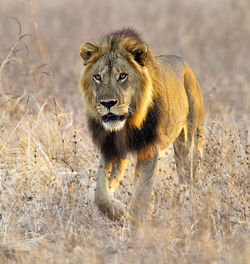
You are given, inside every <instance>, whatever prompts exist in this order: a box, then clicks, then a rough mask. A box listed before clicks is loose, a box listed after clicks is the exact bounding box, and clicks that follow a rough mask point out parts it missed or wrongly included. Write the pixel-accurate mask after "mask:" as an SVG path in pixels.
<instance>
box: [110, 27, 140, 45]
mask: <svg viewBox="0 0 250 264" xmlns="http://www.w3.org/2000/svg"><path fill="white" fill-rule="evenodd" d="M117 37H129V38H131V39H134V40H136V41H137V42H142V43H143V42H144V41H143V39H142V38H141V35H140V34H139V33H138V32H137V31H136V30H135V29H133V28H123V29H121V30H117V31H114V32H112V33H110V34H108V35H107V38H117Z"/></svg>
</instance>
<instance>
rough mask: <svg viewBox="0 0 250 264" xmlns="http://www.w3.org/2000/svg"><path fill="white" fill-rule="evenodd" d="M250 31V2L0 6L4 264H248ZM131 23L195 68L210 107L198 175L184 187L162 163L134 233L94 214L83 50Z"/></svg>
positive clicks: (65, 1)
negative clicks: (148, 212) (149, 211)
mask: <svg viewBox="0 0 250 264" xmlns="http://www.w3.org/2000/svg"><path fill="white" fill-rule="evenodd" d="M249 25H250V4H249V1H248V0H239V1H233V0H221V1H215V0H214V1H209V2H208V1H201V0H200V1H198V0H190V1H184V0H179V1H173V0H169V1H163V0H156V1H143V0H140V1H133V0H127V1H115V0H107V1H97V0H92V1H87V0H86V1H80V0H75V1H70V0H60V1H59V0H54V1H49V0H43V1H42V0H40V1H39V0H37V1H29V0H9V1H7V0H0V78H1V79H0V263H91V264H92V263H232V264H233V263H242V264H243V263H244V264H245V263H250V246H249V245H250V239H249V234H250V233H249V169H248V166H249V151H250V150H249V131H248V130H249V106H250V104H249V102H250V89H249V87H250V49H249V39H250V27H249ZM123 26H132V27H135V28H136V29H137V30H138V31H139V32H141V33H142V34H143V36H144V39H145V40H146V41H147V43H148V44H149V46H150V47H151V49H152V50H153V52H155V53H156V54H162V53H169V54H178V55H181V56H183V57H185V58H186V59H187V61H188V62H189V63H190V65H191V66H192V68H193V69H194V72H195V73H196V75H197V76H198V79H199V80H200V83H201V87H202V90H203V94H204V97H205V104H206V133H205V139H204V140H205V142H204V157H203V159H202V161H201V167H200V171H199V172H198V173H197V175H196V176H195V179H194V181H193V182H192V183H191V184H189V185H186V186H180V185H179V184H178V182H177V180H176V171H175V164H174V161H173V156H172V151H171V149H169V150H167V151H166V152H165V153H162V156H161V158H160V161H159V166H158V173H157V183H156V186H155V190H154V200H155V206H154V211H153V217H152V221H151V222H149V223H147V224H146V225H145V227H143V228H142V229H141V230H140V231H139V233H138V234H137V235H136V236H133V234H130V233H129V231H128V229H127V223H126V222H125V223H124V227H123V228H122V227H120V226H119V225H118V224H117V223H113V222H111V221H109V220H108V219H107V218H106V217H104V216H103V215H102V214H101V213H100V212H99V211H98V210H97V208H96V206H95V205H94V203H93V191H94V188H95V177H96V172H97V171H96V170H97V164H98V158H99V157H98V155H99V153H98V151H97V149H96V148H95V147H94V146H93V145H92V143H91V140H90V137H89V135H88V131H87V128H86V122H85V118H84V112H83V107H82V102H81V98H80V97H81V96H80V92H79V90H78V87H77V81H78V76H79V72H80V69H81V65H82V62H81V60H80V57H79V46H80V44H81V42H83V41H88V40H92V39H95V38H98V37H99V36H100V35H102V34H104V33H106V32H110V31H112V30H115V29H119V28H121V27H123ZM133 161H134V160H133V157H131V163H130V166H129V167H128V169H127V172H126V177H125V179H124V181H123V183H122V184H121V186H120V189H119V191H118V192H117V194H116V195H117V197H119V199H122V200H123V201H124V202H125V203H127V204H129V203H130V192H131V190H132V186H131V183H132V182H133V179H132V175H133Z"/></svg>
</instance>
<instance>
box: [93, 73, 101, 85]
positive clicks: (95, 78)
mask: <svg viewBox="0 0 250 264" xmlns="http://www.w3.org/2000/svg"><path fill="white" fill-rule="evenodd" d="M93 77H94V80H95V81H97V82H98V83H100V82H101V79H102V77H101V75H100V74H95V75H94V76H93Z"/></svg>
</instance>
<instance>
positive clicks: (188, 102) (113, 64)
mask: <svg viewBox="0 0 250 264" xmlns="http://www.w3.org/2000/svg"><path fill="white" fill-rule="evenodd" d="M80 55H81V57H82V58H83V61H84V67H83V70H82V72H81V77H80V82H79V84H80V89H81V91H82V93H83V98H84V102H85V106H86V110H87V116H88V125H89V129H90V133H91V134H92V138H93V141H94V142H95V143H96V144H97V146H98V147H99V148H100V151H101V153H102V159H101V162H100V166H99V171H98V177H97V189H96V196H95V199H96V204H97V205H98V207H99V209H100V210H101V211H103V212H104V213H106V214H107V215H108V216H109V217H110V218H111V219H120V218H121V217H122V216H124V215H126V216H128V217H129V218H130V219H133V221H132V222H140V220H141V221H143V219H144V218H145V214H146V212H147V207H148V203H149V200H150V196H151V191H152V188H153V182H154V176H155V173H154V171H155V167H156V163H157V157H158V153H159V151H160V149H163V148H166V147H168V146H169V145H170V144H172V143H173V144H174V151H175V158H176V164H177V169H178V173H179V174H182V175H183V174H184V173H185V171H186V170H188V168H189V167H190V153H191V151H190V150H191V148H194V151H193V152H192V153H194V157H193V158H192V160H193V162H194V163H196V161H197V159H198V157H199V156H201V151H202V134H203V123H204V105H203V98H202V93H201V89H200V86H199V83H198V81H197V80H196V78H195V76H194V74H193V72H192V70H191V68H190V67H189V65H188V64H187V63H186V62H184V61H183V60H182V59H181V58H180V57H177V56H174V55H164V56H158V57H155V56H154V55H153V54H152V52H150V51H149V50H148V47H147V45H146V44H145V43H144V42H143V40H142V38H141V37H140V35H139V34H137V33H136V32H135V31H134V30H131V29H125V30H121V31H117V32H114V33H111V34H109V35H107V36H105V37H103V38H101V39H100V40H98V41H96V42H94V43H85V44H83V45H82V46H81V48H80ZM121 73H126V74H127V77H126V80H125V81H123V82H120V81H119V76H120V74H121ZM96 75H98V79H99V78H100V81H99V80H97V81H95V80H94V79H95V76H96ZM108 100H111V101H113V102H116V105H114V106H113V107H112V108H111V109H107V108H105V106H103V103H102V102H106V101H108ZM109 111H111V112H112V113H113V114H115V115H119V116H122V115H124V114H126V119H125V120H124V121H123V123H119V124H121V126H117V127H118V129H116V128H115V125H113V127H114V128H112V124H115V123H112V122H107V124H108V125H107V124H104V123H103V119H102V117H103V116H104V115H106V114H107V113H108V112H109ZM117 122H120V121H117ZM128 153H134V154H137V171H136V174H138V176H139V177H138V183H137V184H136V186H135V191H134V194H133V197H132V203H131V204H132V206H131V208H129V209H128V210H127V208H125V206H124V205H123V204H122V203H121V202H119V201H117V200H115V199H114V198H113V196H112V195H113V193H114V191H115V189H116V187H117V185H118V183H119V181H120V180H121V179H122V175H123V172H124V168H125V163H126V157H127V154H128ZM192 165H193V166H195V164H192ZM109 170H111V176H110V178H108V177H109V176H108V175H109V174H108V171H109Z"/></svg>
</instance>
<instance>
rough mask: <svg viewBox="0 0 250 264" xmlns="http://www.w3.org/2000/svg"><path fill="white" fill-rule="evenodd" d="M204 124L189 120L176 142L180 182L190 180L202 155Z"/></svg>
mask: <svg viewBox="0 0 250 264" xmlns="http://www.w3.org/2000/svg"><path fill="white" fill-rule="evenodd" d="M202 135H203V124H202V123H198V122H196V123H195V122H190V121H187V123H186V124H185V126H184V127H183V129H182V130H181V132H180V134H179V136H178V137H177V139H176V140H175V142H174V153H175V161H176V168H177V173H178V177H179V181H180V183H184V182H186V181H189V180H190V173H191V172H192V173H193V174H195V172H196V169H197V166H198V162H199V159H200V158H201V157H202Z"/></svg>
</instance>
